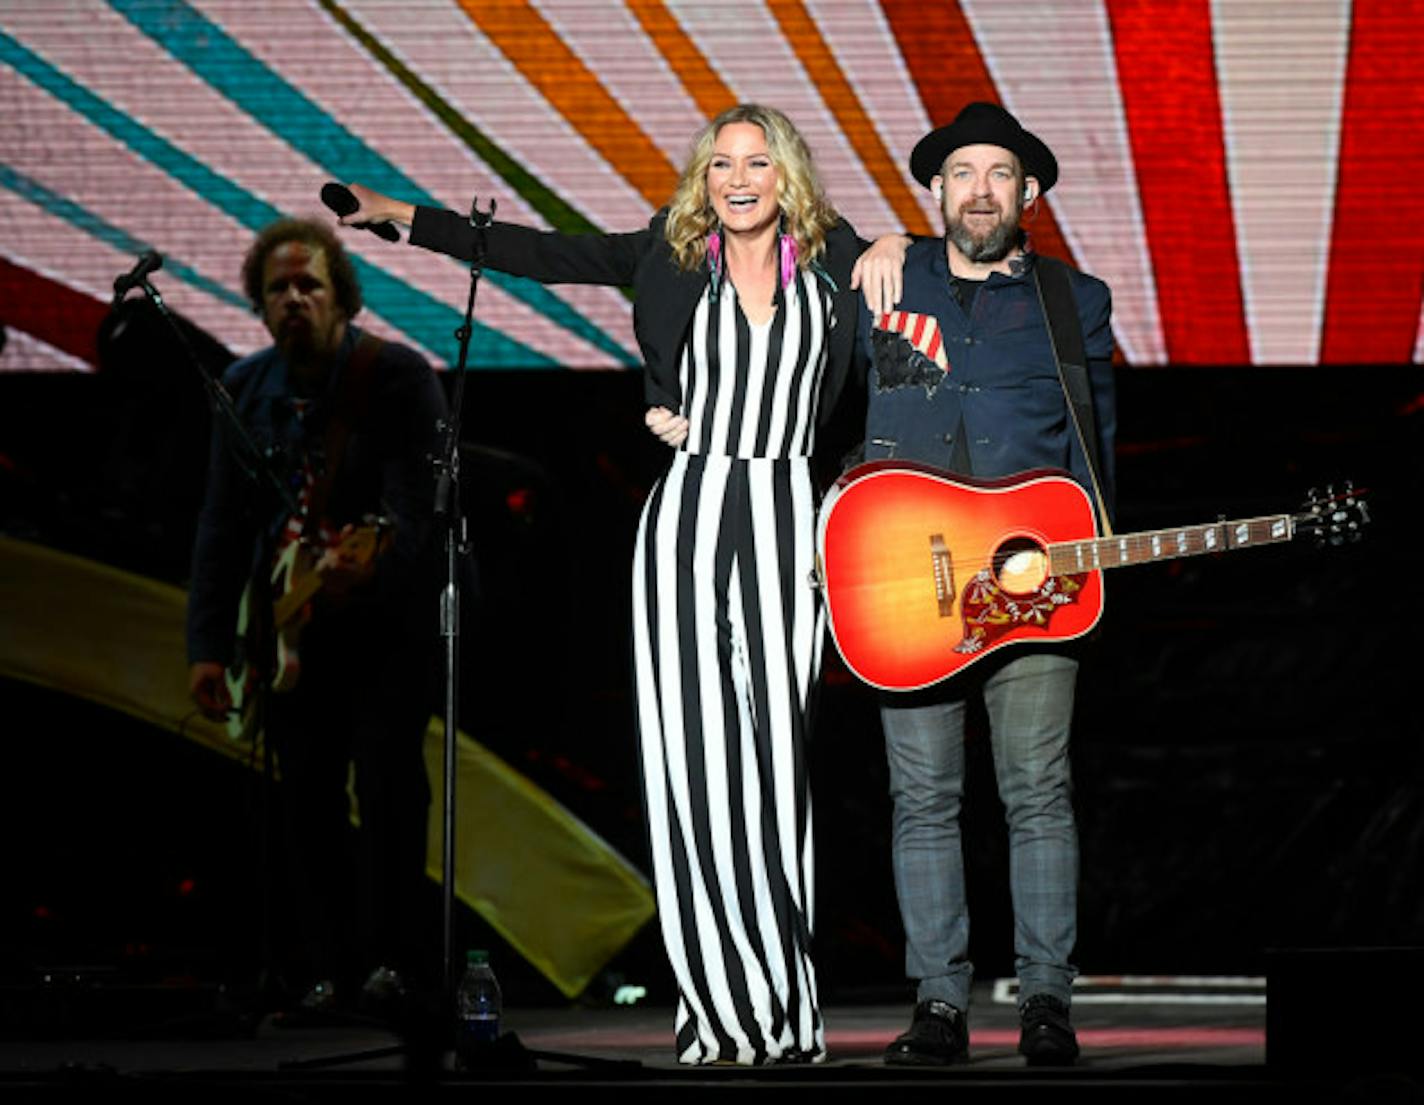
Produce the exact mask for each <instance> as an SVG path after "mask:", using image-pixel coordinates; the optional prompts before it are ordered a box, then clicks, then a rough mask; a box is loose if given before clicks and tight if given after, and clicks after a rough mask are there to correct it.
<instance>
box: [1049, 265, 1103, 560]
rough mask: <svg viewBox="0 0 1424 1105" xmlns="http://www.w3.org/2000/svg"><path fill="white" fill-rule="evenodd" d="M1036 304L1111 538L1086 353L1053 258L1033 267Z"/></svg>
mask: <svg viewBox="0 0 1424 1105" xmlns="http://www.w3.org/2000/svg"><path fill="white" fill-rule="evenodd" d="M1033 282H1034V287H1035V288H1037V289H1038V302H1039V304H1040V306H1042V307H1043V316H1044V318H1046V319H1047V320H1048V339H1049V343H1050V344H1051V345H1052V346H1053V358H1054V360H1055V361H1057V362H1058V378H1059V380H1060V381H1061V382H1062V384H1063V394H1064V397H1065V398H1066V399H1067V401H1068V413H1069V415H1071V416H1072V419H1073V427H1074V429H1075V430H1076V431H1077V434H1078V444H1079V445H1080V446H1082V449H1083V456H1085V457H1087V459H1088V475H1089V477H1090V478H1091V479H1092V481H1093V495H1094V497H1095V498H1096V499H1097V503H1098V520H1099V522H1100V523H1101V524H1102V527H1103V534H1104V536H1108V537H1111V536H1112V523H1111V521H1110V520H1109V519H1108V510H1107V505H1106V504H1105V503H1104V502H1103V491H1102V480H1101V479H1100V478H1099V475H1098V473H1099V472H1101V471H1102V458H1101V457H1099V456H1098V424H1097V419H1096V418H1094V416H1093V391H1092V388H1091V387H1089V385H1088V351H1087V346H1086V345H1085V344H1084V342H1083V325H1082V323H1081V322H1080V321H1079V319H1078V301H1077V300H1076V299H1075V298H1074V296H1073V285H1072V282H1071V281H1070V280H1069V277H1068V266H1067V265H1066V264H1064V263H1063V262H1062V261H1060V260H1058V258H1056V257H1045V256H1043V255H1042V254H1039V255H1038V258H1037V261H1036V263H1035V264H1034V266H1033Z"/></svg>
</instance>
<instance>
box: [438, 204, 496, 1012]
mask: <svg viewBox="0 0 1424 1105" xmlns="http://www.w3.org/2000/svg"><path fill="white" fill-rule="evenodd" d="M496 206H497V205H496V203H495V201H494V200H493V199H491V200H490V205H489V210H488V211H481V210H480V199H479V197H478V196H476V197H475V198H474V199H473V201H472V202H471V203H470V226H471V227H472V228H473V229H474V232H475V233H474V249H473V250H472V254H471V258H470V294H469V298H468V299H467V300H466V302H465V318H464V321H463V323H462V324H461V325H460V328H459V329H458V330H456V331H455V337H456V338H457V339H458V340H459V342H460V356H459V360H458V362H457V363H456V372H455V395H454V398H453V400H452V401H451V403H450V418H449V420H448V421H446V422H443V423H441V426H440V429H441V433H442V435H443V436H442V439H441V445H440V449H441V453H440V456H439V457H437V458H436V460H435V517H436V518H437V519H438V520H440V521H442V522H443V523H444V529H445V589H444V591H443V592H442V594H441V597H440V636H441V637H442V639H443V640H444V642H445V747H444V753H445V796H444V802H445V811H444V812H445V817H444V835H443V838H442V844H443V854H442V857H441V858H442V863H441V872H442V890H443V897H442V904H443V918H442V919H443V925H444V927H443V931H442V937H443V943H442V949H443V961H442V965H441V975H440V977H441V983H442V985H441V994H442V995H443V997H444V1010H445V1012H446V1015H447V1022H448V1015H449V1013H450V1011H451V1010H452V1009H453V1008H454V1000H455V987H456V985H457V980H456V978H455V753H456V734H457V733H458V731H459V729H458V717H459V686H460V582H459V580H460V574H459V558H460V557H461V556H463V555H466V554H467V553H468V552H469V544H468V535H467V533H466V530H465V518H464V515H463V514H461V513H460V420H461V418H462V416H463V413H464V406H465V375H466V372H467V371H468V368H467V365H466V360H467V358H468V356H469V351H470V336H471V334H472V333H473V331H474V321H473V320H474V315H475V293H476V291H478V289H479V283H480V275H481V273H482V272H483V271H484V263H485V229H486V228H487V227H488V226H489V225H490V223H491V222H493V221H494V213H495V208H496Z"/></svg>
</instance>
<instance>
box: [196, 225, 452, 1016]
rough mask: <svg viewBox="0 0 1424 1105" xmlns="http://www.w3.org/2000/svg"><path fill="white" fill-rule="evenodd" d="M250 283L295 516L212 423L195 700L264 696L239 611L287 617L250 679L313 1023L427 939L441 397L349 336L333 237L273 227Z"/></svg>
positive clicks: (284, 941) (255, 400)
mask: <svg viewBox="0 0 1424 1105" xmlns="http://www.w3.org/2000/svg"><path fill="white" fill-rule="evenodd" d="M243 275H244V281H245V284H246V287H247V292H248V295H249V297H250V298H251V299H252V301H253V304H254V306H255V307H256V309H257V310H258V312H259V313H260V314H261V316H262V319H263V322H264V323H265V324H266V326H267V329H268V331H269V333H271V334H272V336H273V338H274V341H275V344H274V345H273V346H271V347H269V348H266V349H263V350H260V351H259V352H257V353H254V354H252V355H251V356H249V357H246V358H244V359H242V360H240V361H238V362H237V363H236V364H234V365H233V366H232V367H231V368H230V369H229V370H228V371H227V372H226V374H225V376H224V380H223V383H224V387H225V389H226V390H227V392H228V393H229V395H230V396H231V397H232V401H233V406H234V407H235V409H236V411H237V413H238V415H239V417H240V418H241V420H242V422H243V423H244V425H245V427H246V429H247V431H248V433H249V434H250V436H251V437H252V439H253V440H254V441H255V444H256V445H257V447H258V448H259V450H261V451H263V452H265V453H268V454H269V455H270V456H271V457H272V458H273V462H274V467H275V469H276V470H277V472H278V473H279V474H280V477H281V479H283V480H284V481H286V482H287V484H288V486H289V488H290V489H291V491H292V493H293V495H294V497H295V499H296V500H297V502H298V511H297V513H296V514H290V513H289V511H288V510H287V508H286V506H285V505H280V504H276V505H274V500H276V496H275V495H274V494H273V493H272V492H271V491H269V490H268V489H267V488H266V487H265V486H264V484H263V482H262V481H260V480H254V479H252V478H250V477H249V476H248V475H247V474H246V473H245V472H244V471H243V465H242V462H241V460H240V457H241V453H240V451H239V450H238V449H236V448H235V444H234V442H233V441H230V440H228V437H229V434H228V433H227V432H225V427H224V426H223V425H222V423H221V422H220V421H215V428H214V434H213V444H212V451H211V457H210V461H209V472H208V484H207V494H206V497H205V500H204V503H203V507H202V512H201V514H200V517H199V520H198V527H197V536H196V541H195V544H194V550H193V568H192V577H191V584H190V589H189V606H188V654H189V662H190V689H191V691H192V694H193V697H194V699H195V701H196V702H197V703H198V705H199V707H200V709H202V710H203V712H204V713H205V714H207V715H208V716H210V717H221V716H223V715H224V714H225V713H227V712H229V711H232V710H233V709H234V708H235V707H236V706H237V704H235V703H234V701H233V699H234V698H235V697H237V694H236V693H235V692H240V693H241V694H242V697H243V698H244V699H245V700H246V701H244V702H243V703H242V704H241V705H242V706H244V707H245V706H246V705H247V704H248V703H249V702H250V701H251V700H252V696H253V695H254V692H255V691H256V690H258V689H259V688H258V687H256V686H248V687H247V688H246V689H245V690H244V689H243V688H242V687H241V679H234V678H233V674H234V673H233V672H232V671H229V670H228V668H229V665H231V667H232V668H240V667H241V660H242V657H241V656H237V657H236V659H235V654H236V653H237V651H238V649H239V643H238V641H237V636H238V632H237V627H238V615H239V608H240V606H241V607H242V609H243V610H244V611H245V612H247V613H250V614H254V615H258V614H262V613H264V612H268V611H275V612H276V613H277V618H278V619H279V621H280V624H279V625H278V626H277V627H276V629H277V632H276V634H275V636H276V637H277V640H276V641H275V642H274V646H275V650H276V651H277V652H278V653H279V659H280V658H281V657H285V658H286V659H288V660H290V661H291V663H290V664H289V665H286V666H284V667H283V668H281V669H278V670H272V671H268V672H266V673H263V674H256V675H255V678H257V679H259V680H261V681H263V682H267V683H272V684H273V685H274V686H275V690H274V692H273V693H270V694H268V695H266V696H265V697H264V701H265V702H266V703H267V710H266V725H265V732H266V734H267V736H268V738H269V740H270V746H271V748H272V749H273V751H274V752H275V755H276V761H277V762H276V767H277V771H278V773H279V775H280V780H281V783H280V786H278V787H277V788H276V793H277V797H278V799H279V802H280V805H281V808H282V811H283V826H284V830H285V834H286V839H285V840H284V841H282V842H281V845H280V846H279V847H277V848H274V849H273V850H272V852H271V854H272V855H273V856H275V857H278V859H279V860H281V861H282V863H281V866H285V868H286V871H285V874H286V876H287V878H288V883H287V886H286V893H285V895H279V897H278V899H277V900H278V901H279V902H280V903H281V905H280V908H281V910H282V912H281V914H280V916H279V919H278V922H277V924H276V925H275V930H276V931H275V932H274V941H273V942H274V945H275V946H276V948H277V951H278V954H279V956H280V961H279V962H278V963H276V964H268V965H267V966H275V967H276V968H278V974H279V977H282V978H283V979H284V980H285V981H286V983H287V984H288V985H289V986H291V987H293V989H294V994H305V995H306V997H305V999H304V1002H303V1005H304V1006H305V1009H306V1011H308V1012H310V1011H312V1010H316V1011H321V1010H326V1009H331V1008H332V1007H333V1006H334V1005H335V1003H336V1001H337V999H338V998H341V997H345V996H355V995H356V994H357V993H358V985H359V984H360V983H361V981H362V979H366V980H367V982H368V984H369V985H367V986H366V987H364V988H363V989H362V990H361V991H359V992H362V993H368V995H370V996H388V995H389V994H390V992H391V991H392V990H393V989H397V988H398V986H397V985H396V984H397V983H398V982H400V977H399V976H408V975H410V974H412V973H419V970H418V969H419V967H420V966H421V965H420V964H419V963H418V962H417V957H418V952H419V949H420V943H421V938H422V936H425V937H426V938H427V939H426V940H425V943H426V944H427V945H428V944H429V943H430V941H429V940H428V935H429V926H428V925H427V924H426V922H425V920H424V919H419V918H416V917H414V916H413V903H414V902H416V901H419V900H422V890H423V883H424V871H425V849H426V820H427V812H428V807H429V802H430V790H429V784H428V781H427V778H426V772H425V763H424V753H423V750H424V734H425V730H426V727H427V725H428V723H429V720H430V717H431V714H432V712H433V710H432V707H433V706H434V704H435V702H436V701H437V700H438V699H437V696H436V694H435V693H434V692H435V691H436V689H437V685H436V681H435V678H434V675H435V667H436V665H435V660H436V654H437V651H438V644H439V635H438V629H439V626H438V617H437V614H438V610H437V605H436V603H437V599H438V588H439V580H440V573H439V570H438V569H439V564H440V558H439V555H438V546H439V543H438V542H437V541H436V540H435V539H434V534H433V532H432V530H433V499H434V479H433V475H432V471H431V465H430V457H431V455H432V454H433V453H434V452H435V450H436V446H437V423H438V421H439V419H441V418H442V417H443V416H444V414H445V409H446V407H445V397H444V392H443V390H442V389H441V387H440V384H439V381H438V379H437V378H436V376H435V374H434V372H433V371H432V369H431V367H430V365H429V364H428V363H427V362H426V360H425V359H424V358H423V357H422V356H421V355H420V354H419V353H418V352H416V351H415V350H412V349H409V348H407V347H405V346H402V345H399V344H396V343H394V342H388V341H380V340H377V339H375V338H374V337H372V336H370V335H368V334H363V333H362V332H361V331H359V330H358V329H357V328H356V327H354V326H351V325H348V321H349V319H350V318H351V317H352V316H353V315H354V314H355V313H356V312H357V311H359V310H360V307H361V296H360V288H359V286H358V285H357V283H356V278H355V273H354V270H353V269H352V267H351V264H350V261H349V260H348V259H347V257H346V255H345V253H344V251H343V250H342V247H341V245H340V242H339V241H338V240H337V239H336V238H335V236H334V235H333V234H331V232H330V230H329V229H328V228H327V227H325V226H324V225H322V224H319V223H315V222H309V221H305V220H282V221H281V222H278V223H276V224H273V225H272V226H271V227H268V228H267V229H266V230H264V231H263V232H262V234H261V235H260V236H259V237H258V239H257V241H256V243H255V244H254V245H253V247H252V249H251V250H250V251H249V253H248V257H247V260H246V262H245V264H244V273H243ZM233 436H236V435H233ZM363 534H370V535H371V539H370V540H367V541H364V542H362V541H360V540H359V538H360V537H361V536H362V535H363ZM269 558H270V560H269ZM277 565H279V566H277ZM274 566H276V568H275V572H274ZM269 581H270V582H269ZM245 588H247V589H248V595H247V597H246V598H247V601H246V602H244V601H241V600H243V594H244V589H245ZM263 590H267V591H268V593H267V594H266V595H263V594H262V592H263ZM284 600H286V601H285V602H284ZM249 604H250V607H251V609H249ZM283 611H285V613H283ZM272 620H273V618H272V616H271V614H268V616H267V617H266V618H262V617H254V618H253V619H252V624H257V625H260V624H263V623H264V622H265V623H271V622H272ZM269 636H270V635H269ZM258 644H260V642H258ZM245 646H246V647H248V648H253V646H254V642H252V641H248V642H245ZM254 651H255V652H256V653H257V654H258V655H261V653H262V651H263V650H262V649H261V648H260V647H258V648H256V649H254ZM298 652H299V654H300V663H299V665H298V664H297V663H296V655H295V654H296V653H298ZM248 658H249V659H250V658H251V656H250V655H249V657H248ZM273 662H274V663H275V662H277V660H274V661H273ZM264 666H265V665H264ZM238 674H239V675H240V674H241V673H238ZM248 677H249V679H251V678H253V677H254V673H248ZM353 762H354V764H355V774H356V795H357V800H358V802H359V808H360V826H361V827H360V830H359V832H358V833H357V834H356V836H355V837H354V838H353V836H352V831H351V821H352V818H351V809H350V802H349V799H348V796H347V793H346V787H347V776H348V771H349V767H350V765H351V764H352V763H353ZM274 866H276V864H274ZM275 873H276V872H275V871H274V874H275ZM400 985H404V983H403V982H400Z"/></svg>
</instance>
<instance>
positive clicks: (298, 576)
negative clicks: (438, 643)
mask: <svg viewBox="0 0 1424 1105" xmlns="http://www.w3.org/2000/svg"><path fill="white" fill-rule="evenodd" d="M392 536H393V531H392V529H391V526H390V523H389V522H387V521H386V520H385V519H372V520H369V521H368V522H367V523H366V524H364V525H361V526H357V527H356V528H355V529H353V530H352V531H351V532H350V533H349V534H347V535H346V536H345V537H343V538H342V539H341V540H340V541H338V542H337V543H336V544H335V545H334V546H333V549H334V550H335V551H336V552H337V553H339V554H341V555H342V556H343V558H350V559H351V560H352V561H354V562H355V564H356V565H357V566H359V567H365V566H366V565H368V564H370V563H371V561H373V560H374V559H375V558H376V557H377V556H379V555H380V554H381V553H383V552H385V550H386V549H387V548H388V547H389V545H390V542H391V539H392ZM324 552H325V550H323V549H319V548H313V547H312V546H310V545H309V544H307V543H306V542H305V541H301V540H295V541H291V542H289V543H288V544H287V546H286V547H285V548H284V549H283V550H282V551H281V553H280V554H279V555H278V556H277V558H276V560H275V561H274V562H273V565H272V574H271V584H270V585H271V596H272V610H271V623H270V624H271V630H272V637H271V646H272V674H271V688H272V690H273V691H274V692H276V693H278V694H281V693H285V692H287V691H290V690H291V689H292V688H293V687H295V686H296V685H297V681H298V679H299V678H300V677H301V673H302V662H301V653H300V651H299V644H300V641H301V634H302V630H303V629H305V628H306V626H307V625H308V624H309V623H310V621H311V619H312V616H313V612H314V610H315V605H314V602H313V600H314V599H315V598H316V597H317V596H318V595H319V594H320V593H321V589H322V587H323V585H324V584H325V582H326V575H327V571H326V569H324V568H322V567H321V566H320V561H321V558H322V555H323V553H324ZM252 603H253V594H252V585H251V584H248V586H247V588H246V589H245V590H244V591H243V593H242V601H241V603H240V604H239V605H238V610H237V647H236V649H235V650H234V653H233V660H232V663H230V664H229V665H228V668H227V676H226V679H227V689H228V694H229V696H230V697H231V698H232V706H233V708H232V711H231V712H230V713H229V714H228V722H227V731H228V736H229V737H232V738H233V739H248V738H250V737H252V736H253V733H252V728H253V725H254V720H253V717H252V715H253V712H254V711H253V705H254V703H255V697H256V696H255V695H254V693H253V692H254V691H255V690H256V685H257V680H258V678H259V675H258V673H257V671H256V669H255V668H254V667H253V661H254V659H256V658H257V657H259V656H261V655H262V651H263V650H262V647H261V644H262V643H261V642H260V641H258V640H256V639H255V637H256V635H257V633H259V632H260V631H261V628H262V627H261V625H260V622H259V621H258V619H256V618H254V617H253V609H252Z"/></svg>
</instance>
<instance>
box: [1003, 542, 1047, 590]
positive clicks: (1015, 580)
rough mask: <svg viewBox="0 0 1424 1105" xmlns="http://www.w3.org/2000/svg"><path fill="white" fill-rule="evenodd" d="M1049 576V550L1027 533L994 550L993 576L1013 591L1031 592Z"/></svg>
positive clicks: (1005, 588)
mask: <svg viewBox="0 0 1424 1105" xmlns="http://www.w3.org/2000/svg"><path fill="white" fill-rule="evenodd" d="M1047 578H1048V554H1047V553H1045V552H1044V551H1043V547H1042V546H1041V545H1039V544H1038V543H1037V542H1035V541H1031V540H1029V539H1028V538H1027V537H1015V538H1013V539H1012V540H1009V541H1005V542H1004V543H1003V544H1002V545H1000V546H999V548H998V551H997V552H995V553H994V579H995V580H996V581H997V582H998V584H999V586H1000V587H1001V588H1003V590H1004V591H1006V592H1007V593H1008V594H1010V595H1031V594H1033V593H1034V592H1035V591H1037V590H1038V589H1039V588H1040V587H1042V586H1043V583H1044V581H1045V580H1046V579H1047Z"/></svg>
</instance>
